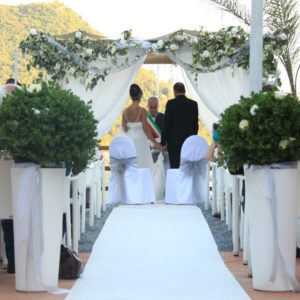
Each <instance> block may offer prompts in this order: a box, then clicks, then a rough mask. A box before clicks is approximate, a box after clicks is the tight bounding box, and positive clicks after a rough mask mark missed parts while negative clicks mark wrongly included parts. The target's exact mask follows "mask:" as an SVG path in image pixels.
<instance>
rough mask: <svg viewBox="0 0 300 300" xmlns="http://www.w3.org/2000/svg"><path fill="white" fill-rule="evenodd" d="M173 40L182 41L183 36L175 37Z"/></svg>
mask: <svg viewBox="0 0 300 300" xmlns="http://www.w3.org/2000/svg"><path fill="white" fill-rule="evenodd" d="M175 39H176V41H179V42H181V41H184V36H183V35H176V37H175Z"/></svg>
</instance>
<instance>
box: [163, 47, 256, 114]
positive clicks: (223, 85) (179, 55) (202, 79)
mask: <svg viewBox="0 0 300 300" xmlns="http://www.w3.org/2000/svg"><path fill="white" fill-rule="evenodd" d="M168 56H169V58H170V59H171V60H173V61H174V63H177V64H178V65H180V66H181V67H182V68H183V69H184V70H185V72H186V74H187V78H188V79H189V81H190V82H191V83H192V86H193V88H194V90H195V91H196V92H197V94H198V96H199V97H200V99H201V101H202V102H203V103H204V104H205V106H206V107H207V108H208V109H209V110H210V112H211V113H212V114H213V115H214V116H215V117H216V118H219V116H220V114H221V113H222V112H223V111H224V109H226V108H227V107H228V106H230V105H232V104H234V103H237V102H238V101H239V99H240V96H241V95H244V96H246V95H249V91H250V89H249V73H248V72H247V71H245V70H243V69H242V68H238V67H237V66H229V67H227V68H224V69H221V70H218V71H215V72H212V73H199V74H198V78H197V80H195V79H194V76H193V74H192V72H191V70H190V69H189V67H188V65H192V63H193V57H192V51H191V49H190V48H189V47H181V48H180V49H179V50H178V51H176V55H174V54H172V53H170V54H168Z"/></svg>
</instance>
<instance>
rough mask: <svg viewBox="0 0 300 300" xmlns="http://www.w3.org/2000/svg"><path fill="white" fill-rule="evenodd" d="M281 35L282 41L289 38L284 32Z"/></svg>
mask: <svg viewBox="0 0 300 300" xmlns="http://www.w3.org/2000/svg"><path fill="white" fill-rule="evenodd" d="M279 37H280V39H281V40H282V41H285V40H287V38H288V36H287V35H286V34H285V33H284V32H282V33H281V34H280V36H279Z"/></svg>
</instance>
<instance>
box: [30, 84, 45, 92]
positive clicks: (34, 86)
mask: <svg viewBox="0 0 300 300" xmlns="http://www.w3.org/2000/svg"><path fill="white" fill-rule="evenodd" d="M41 89H42V85H41V84H40V83H37V84H31V85H30V86H29V87H28V88H27V91H28V92H30V93H33V92H39V91H40V90H41Z"/></svg>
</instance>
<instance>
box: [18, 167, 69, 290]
mask: <svg viewBox="0 0 300 300" xmlns="http://www.w3.org/2000/svg"><path fill="white" fill-rule="evenodd" d="M13 168H24V172H22V177H21V179H20V186H19V190H18V191H16V202H15V204H16V205H17V206H16V207H15V209H14V240H15V248H16V249H18V247H19V246H20V245H22V244H25V246H27V249H28V251H27V259H26V262H25V272H26V277H28V262H29V261H32V262H33V268H32V270H34V272H35V274H34V276H35V277H36V280H37V282H39V283H40V284H41V285H42V286H43V287H44V288H45V290H47V291H48V292H49V293H53V294H65V293H67V292H68V290H66V289H60V288H57V287H52V286H47V285H45V284H44V283H43V280H42V276H41V274H42V263H41V258H42V255H43V252H44V243H43V241H44V232H43V213H42V212H43V208H42V205H43V204H42V195H41V174H40V169H39V166H38V165H36V164H34V163H18V164H15V165H14V167H13ZM13 188H14V187H13ZM15 255H18V253H16V254H15ZM29 257H31V258H32V259H30V258H29ZM32 270H31V271H32Z"/></svg>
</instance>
